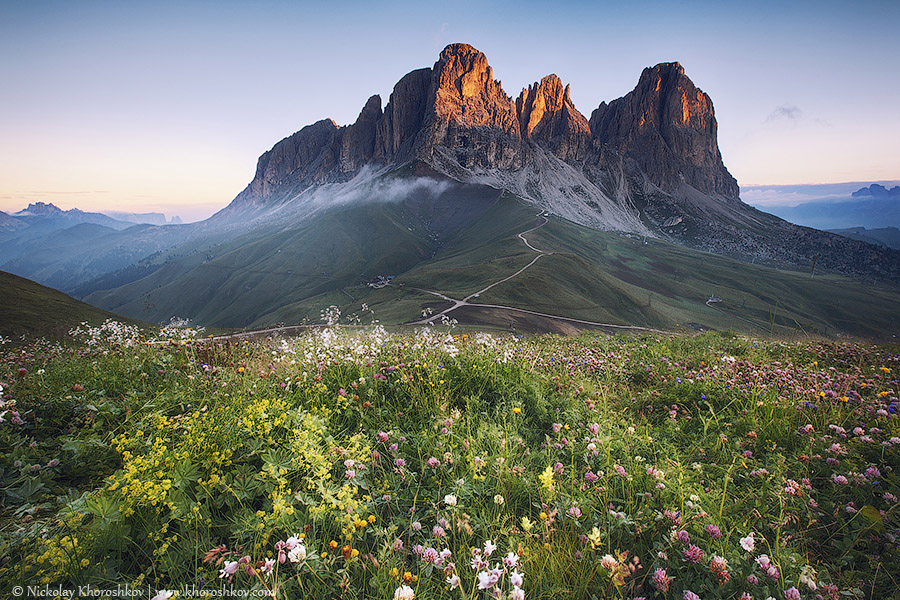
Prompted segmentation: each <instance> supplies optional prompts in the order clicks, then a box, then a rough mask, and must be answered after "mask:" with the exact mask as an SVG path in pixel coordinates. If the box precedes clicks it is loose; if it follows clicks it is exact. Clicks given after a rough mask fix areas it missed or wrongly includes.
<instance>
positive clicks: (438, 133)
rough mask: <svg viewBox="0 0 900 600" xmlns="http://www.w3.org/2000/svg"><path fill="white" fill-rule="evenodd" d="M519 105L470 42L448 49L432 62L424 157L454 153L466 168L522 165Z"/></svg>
mask: <svg viewBox="0 0 900 600" xmlns="http://www.w3.org/2000/svg"><path fill="white" fill-rule="evenodd" d="M521 142H522V139H521V134H520V131H519V119H518V116H517V113H516V104H515V102H513V101H512V99H511V98H510V97H509V96H507V95H506V92H504V91H503V87H502V86H501V84H500V82H499V81H496V80H495V79H494V72H493V69H491V67H490V66H489V65H488V62H487V58H486V57H485V55H484V54H482V53H481V52H479V51H478V50H476V49H475V48H473V47H472V46H469V45H468V44H452V45H450V46H447V47H446V48H445V49H444V51H443V52H441V56H440V58H439V59H438V61H437V62H436V63H435V64H434V68H433V69H432V77H431V90H430V92H429V107H428V114H427V117H426V122H425V130H424V131H423V132H422V139H421V143H420V148H421V152H420V155H421V156H422V157H423V158H426V159H427V158H428V157H430V155H431V153H432V152H433V150H434V148H435V147H436V146H443V147H445V148H448V149H450V150H451V151H452V152H453V154H454V157H455V158H456V160H457V161H458V162H459V163H460V165H462V166H464V167H489V168H495V169H510V168H517V167H520V166H521Z"/></svg>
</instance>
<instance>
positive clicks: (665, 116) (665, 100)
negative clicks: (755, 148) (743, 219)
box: [590, 62, 740, 199]
mask: <svg viewBox="0 0 900 600" xmlns="http://www.w3.org/2000/svg"><path fill="white" fill-rule="evenodd" d="M717 127H718V126H717V124H716V117H715V112H714V110H713V104H712V100H710V98H709V96H707V95H706V94H705V93H703V92H702V91H701V90H699V89H698V88H697V87H696V86H694V84H693V83H692V82H691V80H690V79H688V78H687V76H686V75H685V74H684V68H683V67H682V66H681V65H680V64H678V63H677V62H676V63H662V64H659V65H656V66H655V67H653V68H647V69H644V71H643V73H641V77H640V80H639V81H638V84H637V87H636V88H635V89H634V90H633V91H631V92H630V93H628V94H626V95H625V96H624V97H622V98H619V99H617V100H613V101H612V102H610V103H609V104H606V103H605V102H604V103H601V104H600V106H599V107H598V108H597V109H596V110H595V111H594V112H593V113H592V114H591V119H590V129H591V136H592V138H593V141H594V148H595V150H596V151H597V152H598V153H599V155H602V154H609V153H612V154H616V155H618V156H620V157H623V158H625V159H627V160H628V161H630V162H633V164H636V165H637V166H638V168H639V169H640V170H641V171H642V172H643V173H644V174H646V175H647V177H648V178H649V179H650V180H651V181H652V182H653V183H654V184H656V185H657V186H659V187H660V188H662V189H663V190H666V191H673V190H675V189H677V188H678V187H679V186H680V185H681V183H682V182H685V183H687V184H688V185H690V186H692V187H694V188H695V189H697V190H699V191H701V192H703V193H706V194H718V195H721V196H725V197H726V198H733V199H736V198H737V197H738V195H739V193H740V190H739V188H738V185H737V181H736V180H735V179H734V177H732V176H731V174H730V173H729V172H728V170H727V169H726V168H725V165H724V164H723V163H722V155H721V153H720V152H719V145H718V141H717ZM599 155H598V156H596V158H595V160H598V161H599V160H600V157H599Z"/></svg>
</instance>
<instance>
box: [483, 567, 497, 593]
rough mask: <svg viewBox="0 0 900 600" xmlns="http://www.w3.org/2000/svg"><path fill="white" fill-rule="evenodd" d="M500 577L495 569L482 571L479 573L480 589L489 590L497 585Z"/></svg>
mask: <svg viewBox="0 0 900 600" xmlns="http://www.w3.org/2000/svg"><path fill="white" fill-rule="evenodd" d="M498 579H499V578H498V577H497V576H496V575H495V574H494V572H493V571H482V572H481V573H479V574H478V589H479V590H487V589H490V588H492V587H494V586H495V585H497V580H498Z"/></svg>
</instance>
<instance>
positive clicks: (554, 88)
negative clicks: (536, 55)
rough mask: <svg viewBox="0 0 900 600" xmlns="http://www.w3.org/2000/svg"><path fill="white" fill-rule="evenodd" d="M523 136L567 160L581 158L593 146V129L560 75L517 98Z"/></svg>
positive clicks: (535, 86)
mask: <svg viewBox="0 0 900 600" xmlns="http://www.w3.org/2000/svg"><path fill="white" fill-rule="evenodd" d="M516 111H517V112H518V115H519V124H520V129H521V131H522V137H523V138H525V139H528V140H532V141H533V142H534V143H536V144H537V145H539V146H541V147H542V148H544V149H545V150H548V151H550V152H552V153H553V154H554V155H556V156H557V157H559V158H561V159H563V160H565V161H579V160H583V159H584V157H585V151H586V150H587V149H588V148H589V146H590V141H591V130H590V127H589V126H588V121H587V119H585V118H584V115H582V114H581V113H580V112H578V110H577V109H576V108H575V105H574V104H572V99H571V98H570V97H569V86H565V87H563V83H562V81H560V79H559V77H557V76H556V75H547V76H546V77H544V78H543V79H541V80H540V82H537V83H535V84H534V85H530V86H528V89H523V90H522V93H521V94H520V95H519V98H518V99H517V100H516Z"/></svg>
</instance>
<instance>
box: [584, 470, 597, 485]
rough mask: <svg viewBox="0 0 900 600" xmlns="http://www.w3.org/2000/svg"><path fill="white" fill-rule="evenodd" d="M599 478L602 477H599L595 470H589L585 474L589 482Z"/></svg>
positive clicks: (586, 480) (585, 478)
mask: <svg viewBox="0 0 900 600" xmlns="http://www.w3.org/2000/svg"><path fill="white" fill-rule="evenodd" d="M599 479H600V477H598V476H597V475H596V474H595V473H594V472H593V471H588V472H587V473H585V474H584V480H585V482H587V483H594V482H595V481H598V480H599Z"/></svg>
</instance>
